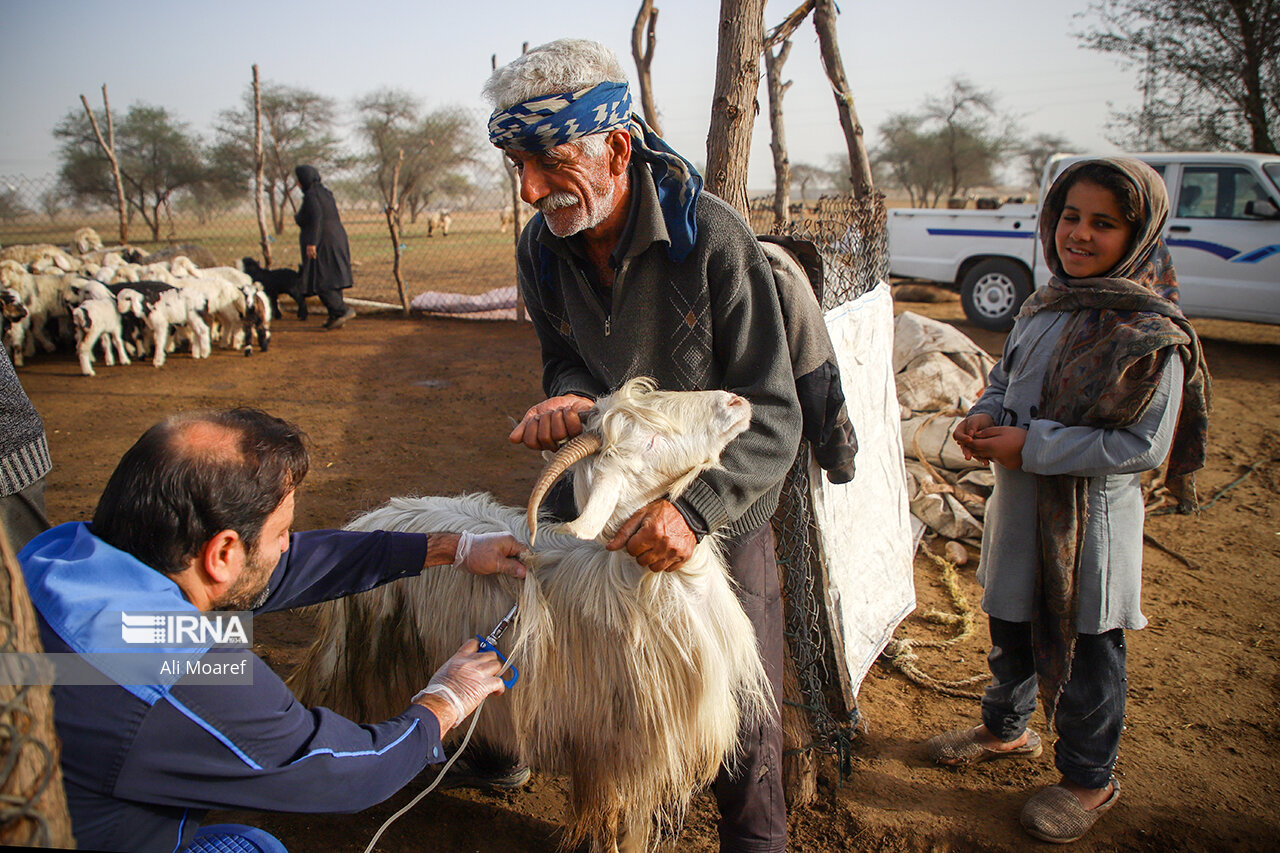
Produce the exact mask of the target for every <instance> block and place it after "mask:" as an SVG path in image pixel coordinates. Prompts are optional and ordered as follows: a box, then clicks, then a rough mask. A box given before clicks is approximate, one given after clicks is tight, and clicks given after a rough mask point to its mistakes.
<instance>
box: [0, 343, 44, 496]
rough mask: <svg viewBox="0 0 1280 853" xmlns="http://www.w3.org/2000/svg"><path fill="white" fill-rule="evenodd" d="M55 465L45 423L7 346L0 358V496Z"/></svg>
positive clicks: (38, 476) (22, 487)
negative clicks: (50, 458)
mask: <svg viewBox="0 0 1280 853" xmlns="http://www.w3.org/2000/svg"><path fill="white" fill-rule="evenodd" d="M52 467H53V464H52V463H51V462H50V461H49V444H48V442H47V441H45V437H44V423H43V422H41V420H40V415H39V414H38V413H37V412H36V407H35V406H33V405H31V401H30V400H29V399H27V392H25V391H23V390H22V385H21V384H19V382H18V374H17V372H16V371H15V370H14V369H13V362H12V361H11V360H10V358H9V352H8V350H5V352H4V358H0V497H4V496H6V495H12V494H13V493H15V492H20V491H22V490H23V489H25V488H26V487H27V486H30V485H31V484H32V483H34V482H35V481H36V480H39V479H40V478H41V477H43V476H44V475H45V474H48V473H49V469H50V468H52Z"/></svg>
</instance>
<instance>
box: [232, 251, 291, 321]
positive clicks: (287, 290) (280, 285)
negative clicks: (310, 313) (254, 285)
mask: <svg viewBox="0 0 1280 853" xmlns="http://www.w3.org/2000/svg"><path fill="white" fill-rule="evenodd" d="M240 267H241V269H243V270H244V271H245V272H246V273H248V275H249V277H250V278H252V279H253V280H254V281H256V282H258V283H259V284H261V285H262V289H263V291H265V292H266V294H267V300H268V301H269V302H270V303H271V315H272V317H279V316H281V314H280V303H279V301H278V300H279V297H280V295H281V294H286V295H288V296H289V297H290V298H291V299H293V301H294V302H295V303H296V304H297V306H298V319H299V320H305V319H307V296H306V294H305V293H303V292H302V276H301V275H299V273H298V271H297V270H295V269H291V268H287V267H285V268H282V269H275V270H273V269H267V268H266V267H263V266H261V265H260V264H259V263H258V262H257V261H255V260H254V259H253V258H241V259H240Z"/></svg>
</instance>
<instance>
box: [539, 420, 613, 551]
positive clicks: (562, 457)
mask: <svg viewBox="0 0 1280 853" xmlns="http://www.w3.org/2000/svg"><path fill="white" fill-rule="evenodd" d="M602 444H603V441H602V440H601V439H600V436H598V435H596V434H595V433H590V432H584V433H581V434H579V435H576V436H574V437H573V438H571V439H569V441H567V442H565V443H564V446H562V447H561V448H560V449H559V450H557V451H556V455H555V456H553V457H551V461H549V462H548V463H547V467H545V468H543V469H542V473H541V474H539V475H538V482H537V483H535V484H534V486H533V494H531V495H529V508H528V510H527V512H526V518H527V519H528V521H529V544H530V545H531V546H532V545H533V540H534V539H535V538H537V535H538V505H539V504H541V503H542V499H543V498H544V497H546V494H547V490H548V489H550V488H551V486H552V485H553V484H554V483H555V481H556V480H559V479H560V477H561V475H562V474H564V472H565V471H567V470H568V469H569V466H570V465H572V464H574V463H575V462H579V461H581V460H583V459H586V458H587V457H588V456H590V455H591V454H593V453H595V452H596V451H598V450H599V449H600V447H601V445H602Z"/></svg>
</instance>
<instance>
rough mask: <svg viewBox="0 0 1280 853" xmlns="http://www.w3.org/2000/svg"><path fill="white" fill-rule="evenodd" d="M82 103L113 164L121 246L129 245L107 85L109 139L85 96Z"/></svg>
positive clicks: (105, 106) (104, 90)
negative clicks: (104, 135) (103, 133)
mask: <svg viewBox="0 0 1280 853" xmlns="http://www.w3.org/2000/svg"><path fill="white" fill-rule="evenodd" d="M80 103H82V104H84V111H85V112H86V113H88V114H89V124H91V125H92V126H93V135H94V136H96V137H98V146H99V147H100V148H101V149H102V150H103V151H104V152H105V153H106V155H107V160H109V161H110V162H111V175H112V177H113V178H115V182H116V211H117V212H118V213H119V214H120V245H122V246H127V245H129V217H128V215H127V211H126V210H125V206H124V183H123V182H122V181H121V180H120V161H119V160H117V159H116V126H115V123H114V122H113V121H112V120H111V101H109V100H107V84H106V83H103V84H102V108H103V109H104V110H105V111H106V113H107V138H106V139H105V140H104V139H103V138H102V131H101V130H99V129H98V120H97V119H96V118H95V117H94V115H93V110H91V109H89V101H88V99H86V98H85V96H84V95H81V96H80Z"/></svg>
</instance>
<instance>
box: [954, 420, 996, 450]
mask: <svg viewBox="0 0 1280 853" xmlns="http://www.w3.org/2000/svg"><path fill="white" fill-rule="evenodd" d="M995 424H996V422H995V420H994V419H993V418H992V417H991V415H987V414H977V415H969V417H967V418H965V419H964V420H962V421H961V422H960V423H958V424H956V429H955V432H953V433H951V437H952V438H953V439H955V442H956V444H958V445H960V451H961V452H962V453H964V458H965V459H972V458H974V456H977V457H978V461H979V462H987V461H988V459H987V458H986V457H984V456H983V455H982V454H978V453H974V452H973V437H974V434H975V433H977V432H979V431H981V430H984V429H989V428H991V427H993V426H995Z"/></svg>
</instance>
